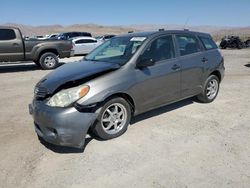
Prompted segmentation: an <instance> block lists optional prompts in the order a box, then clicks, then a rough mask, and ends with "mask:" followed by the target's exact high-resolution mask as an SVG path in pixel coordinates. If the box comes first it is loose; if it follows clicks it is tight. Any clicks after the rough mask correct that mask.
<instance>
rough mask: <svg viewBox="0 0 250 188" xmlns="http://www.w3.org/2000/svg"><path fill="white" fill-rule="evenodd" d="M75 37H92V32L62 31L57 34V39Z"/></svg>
mask: <svg viewBox="0 0 250 188" xmlns="http://www.w3.org/2000/svg"><path fill="white" fill-rule="evenodd" d="M74 37H92V35H91V33H88V32H66V33H60V34H59V35H58V36H57V39H63V40H68V39H71V38H74Z"/></svg>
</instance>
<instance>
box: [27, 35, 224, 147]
mask: <svg viewBox="0 0 250 188" xmlns="http://www.w3.org/2000/svg"><path fill="white" fill-rule="evenodd" d="M223 76H224V60H223V57H222V55H221V53H220V51H219V50H218V47H217V46H216V44H215V43H214V41H213V40H212V37H211V36H210V35H209V34H205V33H198V32H191V31H155V32H141V33H130V34H126V35H121V36H116V37H114V38H111V39H110V40H108V41H106V42H104V43H103V44H102V45H100V46H99V47H98V48H96V49H95V50H93V51H92V52H91V53H89V54H88V55H87V56H86V57H85V58H84V59H82V60H81V61H78V62H75V63H69V64H65V65H63V66H61V67H59V68H58V69H56V70H55V71H53V72H51V73H49V74H48V75H47V76H45V77H44V78H42V79H41V81H40V82H39V83H38V84H37V85H36V87H35V94H34V99H33V102H32V104H31V105H30V106H29V109H30V113H31V114H32V115H33V118H34V122H35V129H36V132H37V134H38V135H39V137H42V138H43V139H44V140H46V141H48V142H50V143H54V144H57V145H64V146H74V147H82V146H84V139H85V136H86V134H87V132H88V131H89V130H91V132H92V133H94V134H96V135H97V136H98V137H100V138H101V139H111V138H115V137H118V136H120V135H121V134H123V133H124V132H125V131H126V130H127V127H128V125H129V123H130V119H131V117H132V116H135V115H137V114H140V113H143V112H146V111H149V110H151V109H155V108H158V107H160V106H163V105H166V104H170V103H173V102H176V101H180V100H182V99H185V98H189V97H193V96H197V97H198V99H199V100H200V101H201V102H204V103H209V102H212V101H213V100H214V99H215V98H216V96H217V94H218V92H219V85H220V82H221V80H222V78H223ZM208 110H209V108H208ZM187 128H188V127H187Z"/></svg>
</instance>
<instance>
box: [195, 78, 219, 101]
mask: <svg viewBox="0 0 250 188" xmlns="http://www.w3.org/2000/svg"><path fill="white" fill-rule="evenodd" d="M209 88H210V89H209ZM219 89H220V82H219V79H218V77H217V76H215V75H210V76H209V77H208V78H207V80H206V81H205V84H204V88H203V91H202V93H201V94H199V95H198V96H197V98H198V100H199V101H200V102H202V103H210V102H213V101H214V99H215V98H216V97H217V95H218V92H219ZM209 92H210V93H209Z"/></svg>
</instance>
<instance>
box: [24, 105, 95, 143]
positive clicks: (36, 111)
mask: <svg viewBox="0 0 250 188" xmlns="http://www.w3.org/2000/svg"><path fill="white" fill-rule="evenodd" d="M29 112H30V114H31V115H32V116H33V119H34V124H35V131H36V133H37V134H38V135H39V136H40V137H42V138H43V139H44V140H45V141H47V142H49V143H52V144H55V145H61V146H70V147H76V148H82V147H83V146H84V142H85V137H86V134H87V132H88V129H89V127H90V126H91V125H92V124H93V123H94V121H95V120H96V118H97V114H96V113H94V112H84V113H83V112H79V111H78V110H77V109H76V108H75V107H68V108H59V107H50V106H47V105H46V104H45V102H44V101H37V100H33V102H32V104H30V105H29Z"/></svg>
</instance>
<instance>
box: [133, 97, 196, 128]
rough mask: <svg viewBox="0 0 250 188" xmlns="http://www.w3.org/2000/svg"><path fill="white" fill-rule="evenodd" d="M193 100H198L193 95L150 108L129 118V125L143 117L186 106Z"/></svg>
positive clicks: (147, 117) (146, 117)
mask: <svg viewBox="0 0 250 188" xmlns="http://www.w3.org/2000/svg"><path fill="white" fill-rule="evenodd" d="M194 101H195V102H198V101H197V100H196V98H195V97H193V98H189V99H185V100H182V101H179V102H176V103H173V104H169V105H166V106H163V107H160V108H157V109H154V110H151V111H149V112H145V113H143V114H140V115H138V116H135V117H134V118H133V119H132V120H131V122H130V125H133V124H135V123H137V122H139V121H142V120H145V119H149V118H151V117H154V116H158V115H161V114H164V113H166V112H170V111H172V110H176V109H178V108H181V107H183V106H187V105H190V104H193V103H194Z"/></svg>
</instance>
